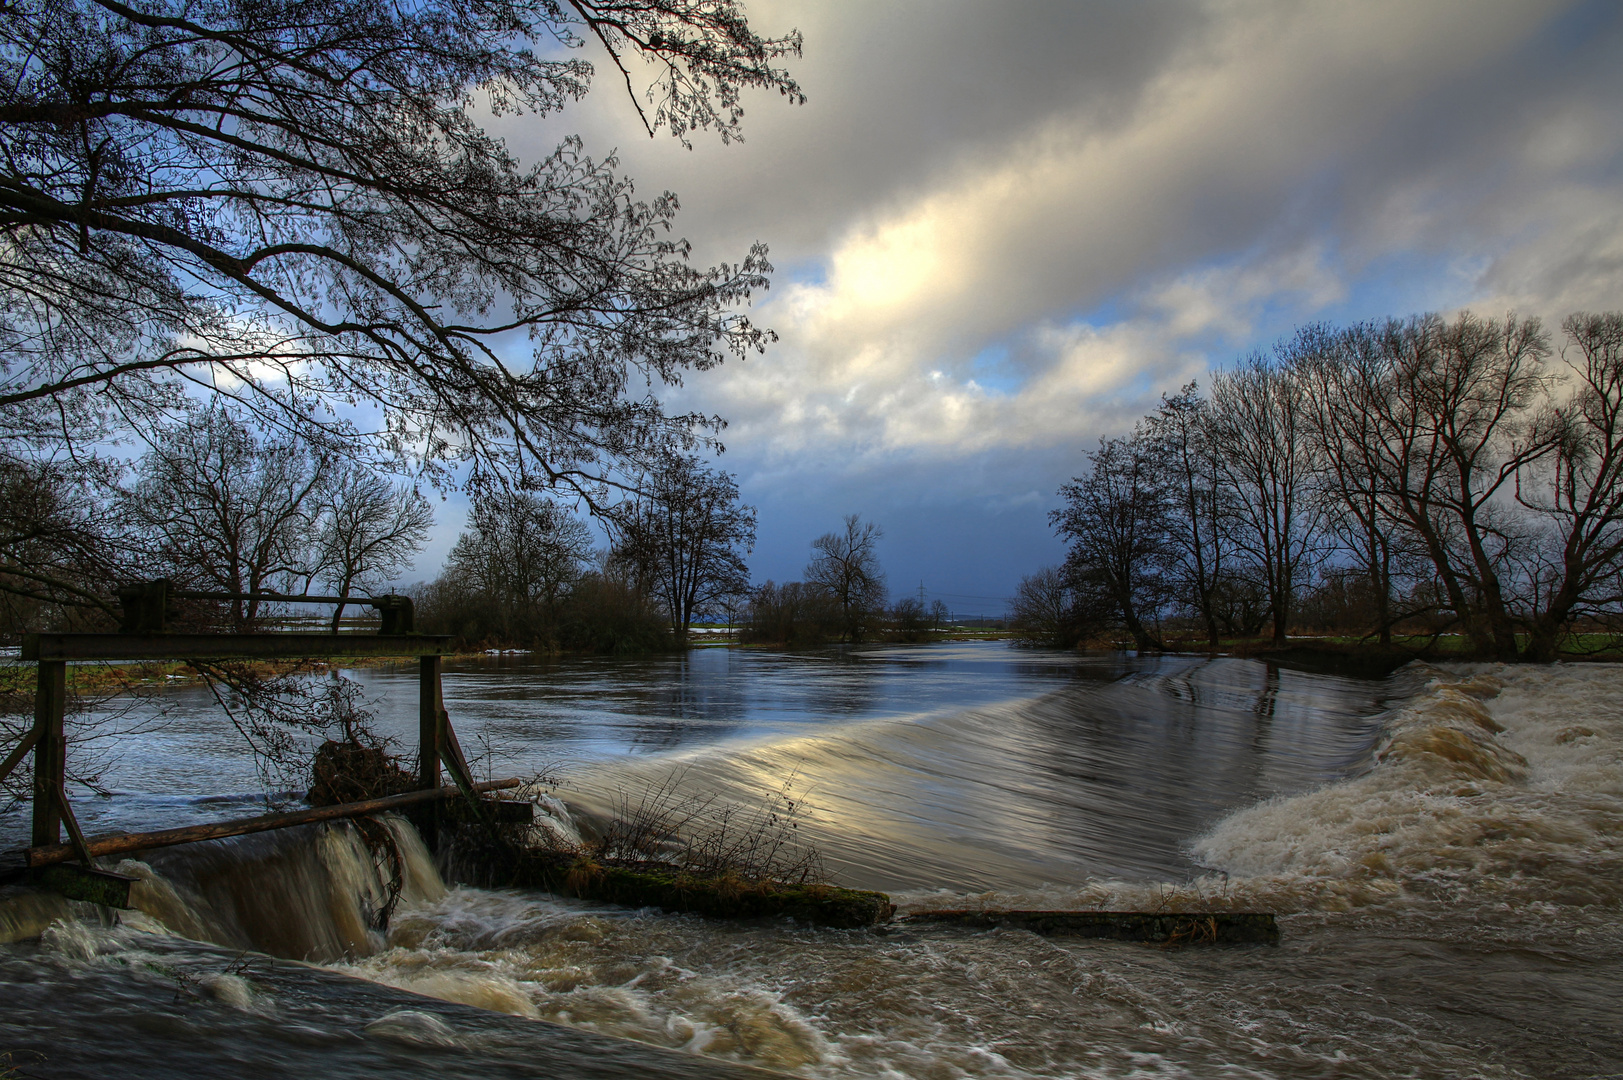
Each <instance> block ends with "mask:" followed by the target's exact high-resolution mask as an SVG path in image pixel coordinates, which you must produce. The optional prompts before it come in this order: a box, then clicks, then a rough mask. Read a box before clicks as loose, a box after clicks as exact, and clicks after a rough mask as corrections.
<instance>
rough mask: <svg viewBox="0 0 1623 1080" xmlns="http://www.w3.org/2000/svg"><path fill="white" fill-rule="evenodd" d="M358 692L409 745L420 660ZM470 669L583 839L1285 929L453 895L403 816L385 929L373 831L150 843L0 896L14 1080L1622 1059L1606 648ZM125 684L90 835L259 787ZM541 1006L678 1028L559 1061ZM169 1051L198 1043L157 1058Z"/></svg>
mask: <svg viewBox="0 0 1623 1080" xmlns="http://www.w3.org/2000/svg"><path fill="white" fill-rule="evenodd" d="M350 675H351V676H352V677H354V678H356V679H357V680H358V681H360V682H361V683H362V684H363V686H364V687H365V689H366V692H367V694H368V695H369V696H370V697H371V698H372V700H373V702H374V704H373V706H372V707H373V709H374V710H375V712H376V714H377V717H378V721H377V722H378V725H379V727H380V729H382V730H384V731H386V732H389V733H393V734H396V735H398V736H399V737H401V738H402V739H403V740H404V739H406V738H407V737H409V735H410V734H411V733H412V731H413V730H414V725H415V719H414V717H415V694H416V686H415V672H414V671H410V670H404V669H389V668H382V669H364V670H360V671H356V672H352V673H350ZM445 688H446V699H447V707H448V709H449V710H450V712H451V714H452V716H453V718H454V720H455V722H456V724H457V727H458V730H459V732H461V734H462V740H463V742H464V744H465V746H467V748H468V749H469V751H470V753H471V754H474V755H475V756H478V755H480V754H481V753H486V751H487V749H488V754H487V757H486V760H485V761H484V762H483V763H482V765H481V766H480V767H481V768H482V769H488V770H489V771H491V772H492V773H495V774H498V775H507V774H512V773H523V774H530V773H538V772H545V773H547V774H549V775H550V776H551V777H553V778H554V779H555V782H554V783H552V784H551V785H550V786H549V789H548V794H547V795H546V796H545V797H544V804H545V806H546V807H547V808H549V809H550V810H551V811H552V812H553V813H554V814H555V815H556V816H557V817H558V818H559V819H560V823H561V827H565V828H567V827H584V826H586V825H589V824H590V822H592V821H593V820H595V819H596V818H598V817H600V816H601V815H603V814H605V813H607V812H609V811H611V810H612V809H613V808H614V807H615V806H617V805H622V804H625V803H627V802H631V803H635V802H636V801H637V800H638V799H640V798H644V797H645V795H644V793H646V792H649V791H659V790H668V789H672V788H674V789H676V790H681V791H690V792H696V793H703V794H704V795H705V796H706V797H715V798H718V799H720V800H722V801H723V802H730V803H733V804H736V805H739V806H758V805H763V803H764V804H770V805H781V803H782V801H783V800H786V799H787V800H792V801H793V802H794V804H795V810H794V816H795V825H796V826H797V832H796V837H797V839H799V840H800V841H802V842H804V843H806V844H810V845H813V846H815V848H816V849H817V850H818V851H820V852H821V855H822V858H823V861H824V863H825V865H826V866H827V868H828V870H829V872H830V874H831V875H832V876H833V878H834V879H835V880H837V881H839V882H840V883H842V884H848V885H853V886H860V887H870V888H882V889H886V890H888V891H890V892H892V894H893V897H894V898H895V899H896V900H897V901H898V903H899V904H900V905H901V907H902V909H903V910H904V911H905V910H908V909H909V908H922V907H940V906H956V907H963V906H990V907H1004V906H1008V907H1025V908H1031V907H1043V908H1070V907H1077V908H1130V909H1142V908H1156V907H1174V908H1178V907H1183V908H1227V909H1235V910H1258V909H1260V910H1271V911H1277V912H1280V913H1282V914H1284V915H1285V917H1284V918H1282V919H1281V927H1282V931H1283V937H1282V943H1281V944H1280V945H1279V946H1278V947H1232V948H1220V949H1184V950H1171V951H1168V950H1163V949H1158V948H1155V947H1151V946H1143V945H1132V944H1123V943H1112V942H1097V941H1076V940H1067V939H1062V938H1042V937H1037V936H1034V935H1031V934H1028V933H1025V932H1023V931H1012V930H1000V931H990V932H988V931H969V930H955V929H946V928H941V927H935V928H925V927H921V926H907V925H899V926H892V927H882V928H878V929H873V930H866V931H830V930H817V929H812V928H807V927H803V926H796V925H793V924H788V923H769V924H757V925H729V924H722V923H713V922H706V921H704V920H701V919H697V918H691V917H684V916H668V915H661V914H657V913H654V912H629V911H624V910H618V909H611V908H607V907H600V906H594V905H590V904H585V903H581V902H575V901H566V900H560V899H556V898H552V897H548V896H543V895H538V894H523V893H519V892H508V891H488V890H477V889H468V888H447V887H446V886H445V885H444V883H443V882H442V881H441V880H440V879H439V876H438V874H437V873H436V871H435V869H434V867H433V865H432V861H431V860H430V859H429V858H428V856H427V853H426V852H424V851H422V850H421V847H420V844H415V834H411V833H410V830H409V827H407V826H404V825H403V824H399V823H397V824H395V825H394V826H392V828H394V829H395V831H396V834H397V836H399V838H400V841H401V848H402V850H404V851H406V852H407V856H408V857H407V859H406V862H407V864H408V869H409V873H408V878H409V880H408V882H407V888H406V892H405V900H404V902H403V903H402V905H401V906H400V908H399V909H397V910H396V911H395V912H394V913H393V917H392V918H391V919H390V920H389V923H388V927H387V929H386V930H381V931H380V930H378V929H375V928H374V927H373V925H372V923H374V922H375V921H376V919H375V917H374V916H375V910H376V907H377V904H378V902H379V889H378V886H377V882H376V874H375V871H374V870H373V863H372V860H371V858H370V857H369V855H368V852H367V849H366V847H365V846H364V845H363V844H362V843H361V842H360V840H359V838H357V837H356V836H355V834H354V833H353V830H350V829H348V828H345V827H340V828H335V829H316V830H303V831H300V832H299V833H297V834H282V835H266V836H263V837H259V838H248V839H244V840H238V841H227V842H219V843H211V844H207V845H197V846H193V847H190V848H183V849H172V850H170V851H166V852H156V853H152V854H151V855H150V857H149V858H148V859H146V860H145V861H144V862H139V863H137V862H133V861H131V862H127V863H125V864H124V865H125V868H126V869H127V870H130V871H132V872H135V873H138V874H140V875H142V876H144V877H146V878H147V879H148V880H146V881H145V882H143V884H142V886H141V887H140V888H139V890H138V891H139V892H140V893H141V895H142V896H143V898H144V899H143V901H142V907H143V909H144V911H143V912H141V913H133V914H131V915H129V916H127V917H125V918H124V919H122V920H121V925H103V924H102V922H100V921H98V920H96V919H92V918H90V917H89V909H80V910H78V911H77V912H69V911H68V910H67V909H66V907H64V908H63V910H62V911H60V912H54V911H43V912H39V911H36V912H32V913H29V912H21V911H20V910H13V911H12V912H11V914H10V915H9V916H7V915H6V909H5V908H3V906H0V922H3V921H4V919H5V918H7V917H9V918H11V920H12V922H13V923H14V924H15V925H16V926H18V927H22V928H26V926H28V925H31V926H35V927H36V928H37V927H38V926H43V925H44V924H46V923H48V922H50V920H51V918H53V917H56V916H58V915H65V916H67V917H66V918H62V919H59V921H57V922H55V923H54V925H51V926H50V928H49V929H48V930H46V932H45V933H44V935H43V936H42V937H40V938H38V939H36V940H31V941H22V942H18V943H15V944H12V945H9V946H4V947H0V988H3V989H4V991H5V992H6V993H7V994H8V996H9V1000H10V1001H11V1002H12V1003H13V1004H12V1005H11V1007H10V1008H8V1011H7V1013H6V1014H5V1015H4V1016H3V1017H0V1034H3V1035H4V1037H5V1038H6V1040H7V1041H6V1044H5V1046H7V1047H12V1048H15V1052H16V1053H17V1054H18V1055H19V1057H18V1060H19V1062H22V1064H23V1065H24V1066H25V1068H26V1069H29V1070H32V1072H31V1073H29V1074H35V1073H37V1074H38V1075H80V1074H81V1073H82V1072H84V1071H94V1069H95V1068H99V1067H100V1066H101V1065H102V1064H103V1063H104V1061H108V1062H110V1061H115V1060H116V1061H117V1063H118V1065H119V1067H120V1069H121V1070H123V1071H126V1072H128V1071H131V1070H133V1071H134V1072H135V1073H137V1074H140V1075H148V1074H150V1075H176V1074H177V1071H178V1072H181V1073H190V1074H192V1075H213V1074H217V1073H219V1072H221V1071H222V1070H223V1066H221V1064H220V1063H222V1062H226V1061H231V1060H237V1059H238V1058H241V1057H243V1056H244V1055H247V1056H249V1057H251V1059H252V1061H253V1062H254V1064H255V1068H256V1069H257V1070H258V1071H260V1072H264V1073H265V1074H266V1075H289V1076H311V1075H357V1076H359V1075H420V1074H421V1070H429V1069H431V1070H432V1071H434V1072H436V1073H439V1072H444V1073H446V1074H447V1075H461V1073H460V1072H458V1071H457V1070H458V1069H461V1068H465V1069H466V1070H467V1073H468V1075H490V1076H497V1075H508V1074H509V1071H508V1070H511V1069H518V1070H519V1071H518V1072H513V1073H512V1075H520V1074H522V1072H523V1063H524V1062H526V1061H533V1060H534V1058H535V1057H536V1056H537V1055H546V1056H549V1058H550V1059H551V1060H554V1061H556V1062H557V1063H558V1066H559V1069H560V1074H561V1075H576V1074H578V1075H604V1076H610V1075H613V1076H629V1075H633V1074H635V1073H649V1072H652V1073H654V1074H659V1073H660V1072H661V1071H662V1070H663V1071H664V1072H666V1073H668V1074H669V1075H679V1074H681V1072H682V1070H683V1069H685V1068H688V1067H691V1066H695V1065H702V1066H703V1067H704V1068H710V1069H719V1068H721V1067H722V1063H723V1062H727V1063H737V1064H741V1065H753V1066H759V1067H765V1068H769V1069H775V1070H783V1071H789V1072H793V1073H797V1074H800V1075H806V1076H813V1077H845V1076H908V1077H932V1078H933V1077H942V1078H947V1077H961V1076H988V1077H1001V1076H1040V1077H1070V1076H1099V1077H1131V1076H1191V1077H1207V1076H1234V1077H1252V1076H1255V1077H1322V1076H1369V1077H1386V1076H1411V1075H1412V1076H1449V1077H1452V1076H1459V1077H1470V1076H1491V1077H1499V1076H1503V1077H1598V1076H1611V1075H1618V1074H1623V1034H1620V1025H1619V1023H1618V1020H1617V1018H1618V1016H1620V1015H1623V979H1620V976H1623V934H1620V932H1619V931H1618V929H1617V926H1616V923H1617V915H1618V906H1619V902H1620V899H1623V843H1620V838H1623V671H1620V670H1619V669H1618V668H1616V667H1612V666H1602V665H1588V666H1568V667H1556V668H1547V669H1533V668H1520V669H1504V668H1497V667H1492V668H1489V667H1475V668H1471V667H1455V668H1451V669H1449V670H1440V669H1432V668H1421V667H1418V666H1412V667H1411V668H1409V669H1405V670H1404V671H1401V672H1399V673H1398V674H1397V675H1395V676H1393V677H1392V678H1390V679H1388V680H1383V681H1379V682H1375V681H1361V680H1349V679H1338V678H1334V677H1330V676H1323V675H1312V674H1305V673H1301V672H1293V671H1288V670H1280V669H1278V668H1275V667H1270V666H1267V665H1263V664H1260V663H1256V662H1252V661H1245V660H1236V659H1225V658H1220V659H1214V660H1207V659H1197V658H1187V657H1163V658H1143V659H1138V658H1130V657H1079V656H1072V655H1064V654H1044V653H1029V652H1024V651H1019V650H1012V649H1008V648H1006V647H1004V646H1003V645H1001V644H998V643H970V644H941V645H930V646H913V647H894V648H870V649H859V650H845V651H830V652H809V653H764V652H759V651H753V650H736V649H704V650H695V651H693V652H691V653H688V654H686V655H685V656H681V657H671V658H662V659H657V660H645V661H623V660H591V661H586V660H581V661H569V662H560V663H550V664H549V663H537V662H533V661H532V660H531V659H530V658H527V657H499V658H490V659H487V660H482V661H471V662H466V663H458V664H453V665H451V666H450V667H449V668H448V671H447V675H446V680H445ZM141 708H143V709H147V710H149V711H151V712H152V714H153V716H154V717H158V716H159V715H160V714H161V720H160V721H158V722H156V726H155V727H154V729H153V730H151V731H149V732H147V733H145V734H142V735H140V736H138V737H131V741H133V740H134V739H136V738H138V739H139V752H135V751H136V749H137V748H136V747H135V746H133V745H132V746H130V747H129V748H127V749H128V752H122V753H119V752H115V753H113V754H112V755H111V767H110V768H109V770H108V773H107V776H106V783H107V784H108V785H109V786H110V787H111V788H113V789H114V791H115V792H116V794H115V795H113V796H112V797H111V798H107V799H90V800H81V802H82V805H83V810H82V811H81V816H82V817H83V818H84V819H85V822H86V827H87V829H88V830H90V831H92V832H95V831H101V830H106V829H113V828H139V827H148V826H152V825H156V824H159V823H164V824H174V823H179V822H183V821H186V820H194V819H195V820H205V819H207V818H208V817H211V816H221V815H222V814H225V813H230V812H233V811H232V807H233V805H234V804H237V803H241V804H244V805H246V804H247V803H248V802H250V801H251V800H252V799H253V798H254V797H255V795H256V792H257V791H258V790H259V788H258V777H257V776H256V774H255V772H254V769H253V766H252V763H251V761H249V760H248V759H247V757H246V755H244V754H243V753H242V751H241V749H240V744H239V743H238V742H237V741H236V736H235V734H234V732H232V731H231V729H230V728H229V725H227V724H225V723H224V722H223V721H222V720H221V718H220V717H219V715H218V712H217V708H216V707H214V706H213V705H212V703H211V702H210V701H208V700H207V699H206V697H205V694H204V692H202V691H199V690H198V689H197V688H194V687H182V688H175V689H172V690H169V691H166V692H164V693H162V694H160V695H157V697H156V698H155V699H154V701H152V702H148V703H143V704H142V706H141ZM235 812H241V811H240V810H238V811H235ZM22 828H23V823H22V821H21V815H20V814H18V815H8V817H7V818H6V819H4V820H0V829H3V830H5V831H6V836H5V839H7V840H8V841H15V840H16V838H17V837H18V836H19V835H21V833H22ZM414 845H415V846H414ZM18 903H19V902H18V901H12V905H13V908H14V909H16V908H17V904H18ZM30 920H32V922H30ZM199 940H201V941H203V942H208V943H212V944H199V943H197V942H198V941H199ZM244 950H259V951H260V952H263V953H266V954H272V955H273V956H275V957H281V958H283V959H281V960H277V959H273V958H272V957H271V956H262V955H259V953H256V952H253V951H244ZM289 961H309V962H311V963H313V964H314V965H316V966H313V967H310V966H304V965H303V964H298V963H291V962H289ZM346 976H358V977H359V980H360V981H357V980H355V979H352V978H346ZM401 991H407V992H410V994H420V995H426V998H424V997H412V996H410V994H406V993H401ZM428 999H432V1000H428ZM66 1001H71V1002H73V1003H74V1004H73V1008H72V1009H71V1010H69V1011H68V1012H69V1013H71V1015H72V1016H73V1017H74V1019H73V1020H72V1021H71V1022H70V1021H69V1020H67V1019H65V1016H66V1015H67V1014H64V1013H63V1012H62V1011H60V1008H59V1007H58V1006H57V1005H54V1004H53V1003H59V1002H66ZM142 1017H145V1018H147V1019H146V1020H139V1018H142ZM538 1020H539V1021H554V1022H557V1023H559V1024H563V1025H567V1026H568V1028H569V1029H570V1030H572V1031H574V1032H578V1033H580V1034H579V1035H575V1036H570V1037H572V1038H576V1039H577V1040H579V1039H590V1037H592V1036H602V1035H609V1036H618V1037H623V1038H628V1039H632V1040H636V1041H637V1042H639V1043H641V1044H645V1045H647V1046H649V1047H655V1048H662V1049H664V1050H665V1051H675V1052H676V1053H675V1054H669V1053H666V1054H657V1053H656V1052H655V1051H653V1050H649V1051H648V1053H649V1054H653V1055H654V1056H652V1057H649V1058H647V1059H646V1060H644V1059H641V1058H637V1057H636V1054H637V1053H640V1052H641V1051H636V1050H627V1049H625V1044H622V1043H617V1042H613V1041H600V1045H601V1046H602V1047H605V1048H608V1049H601V1050H598V1051H593V1050H591V1049H590V1046H591V1045H599V1044H587V1043H580V1044H569V1045H567V1046H565V1045H562V1044H559V1043H557V1042H556V1039H557V1038H558V1037H559V1036H557V1031H558V1029H556V1028H553V1027H552V1026H551V1025H549V1024H544V1023H536V1021H538ZM75 1025H77V1026H75ZM143 1025H144V1026H143ZM8 1028H9V1030H8ZM549 1040H550V1041H549ZM154 1047H158V1048H163V1053H165V1054H170V1053H172V1054H177V1055H182V1056H185V1055H190V1057H189V1058H188V1059H187V1060H192V1061H194V1062H195V1064H194V1065H191V1066H187V1067H185V1068H181V1069H178V1070H177V1069H176V1068H175V1067H174V1066H172V1065H167V1064H162V1062H163V1061H166V1060H167V1059H160V1062H159V1063H157V1064H154V1063H145V1064H143V1063H142V1062H143V1060H144V1059H142V1057H141V1055H142V1054H151V1053H153V1048H154ZM582 1047H587V1048H586V1049H582ZM130 1048H134V1050H135V1052H134V1053H133V1054H132V1052H131V1049H130ZM0 1049H3V1048H0ZM30 1053H40V1054H44V1055H46V1057H45V1058H44V1059H43V1060H34V1059H31V1060H33V1063H32V1064H31V1065H30V1064H28V1062H27V1061H23V1058H25V1057H26V1056H27V1055H28V1054H30ZM617 1054H618V1055H619V1056H618V1057H617V1056H616V1055H617ZM98 1055H102V1056H100V1057H98ZM570 1055H574V1056H570ZM628 1055H629V1056H628ZM176 1060H179V1059H176ZM210 1062H213V1063H214V1064H213V1065H210V1064H209V1063H210ZM447 1062H455V1063H456V1064H455V1066H454V1067H453V1066H452V1065H448V1064H447ZM566 1063H572V1064H567V1067H566ZM163 1068H169V1070H170V1071H169V1072H167V1073H165V1072H163V1071H162V1069H163ZM53 1070H55V1071H53ZM594 1070H596V1071H594ZM701 1074H702V1073H697V1074H695V1075H701Z"/></svg>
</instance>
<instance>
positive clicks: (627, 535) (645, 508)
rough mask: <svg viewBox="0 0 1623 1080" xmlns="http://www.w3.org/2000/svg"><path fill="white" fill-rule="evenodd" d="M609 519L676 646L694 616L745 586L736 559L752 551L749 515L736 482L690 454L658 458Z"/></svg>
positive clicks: (750, 510)
mask: <svg viewBox="0 0 1623 1080" xmlns="http://www.w3.org/2000/svg"><path fill="white" fill-rule="evenodd" d="M612 520H613V521H614V523H615V526H614V527H615V529H616V531H617V532H618V533H619V537H620V546H621V550H622V553H623V554H624V555H625V556H626V557H627V558H628V559H631V560H632V561H634V562H635V563H637V565H638V566H639V567H640V568H641V570H642V572H643V576H644V577H645V578H646V579H647V580H648V582H649V583H650V585H651V586H652V589H653V592H654V594H655V595H656V596H657V597H658V598H659V599H660V600H661V601H662V602H663V603H664V605H665V609H666V611H667V612H668V613H669V615H670V620H671V633H672V635H673V636H674V637H675V639H676V641H677V643H678V644H681V643H684V642H686V641H687V637H688V628H689V627H690V626H691V625H692V624H693V618H694V615H695V614H696V613H698V612H700V611H703V610H706V608H707V607H709V606H711V605H716V604H718V603H721V602H722V601H724V600H726V599H727V598H728V597H733V596H739V595H741V594H743V593H744V592H746V591H747V590H748V589H749V567H748V566H746V565H745V563H744V556H745V555H747V554H749V552H750V551H751V550H752V549H753V548H754V546H755V510H754V508H753V507H749V506H743V505H741V504H740V503H739V501H738V482H737V480H735V479H734V478H733V477H732V476H730V475H728V474H727V473H724V472H716V471H713V470H711V469H708V468H706V467H705V466H704V464H703V463H702V462H701V461H700V460H699V459H698V458H697V457H694V456H691V455H681V454H668V455H666V457H665V458H664V459H663V460H662V461H661V462H660V464H659V466H658V467H657V468H655V469H654V470H653V471H651V472H650V473H649V474H648V475H647V476H646V477H645V479H644V481H643V484H642V486H641V493H640V497H639V498H637V499H634V500H631V501H630V502H629V503H628V504H627V505H626V506H624V507H623V508H622V509H621V510H620V511H619V512H617V513H616V514H615V515H613V519H612Z"/></svg>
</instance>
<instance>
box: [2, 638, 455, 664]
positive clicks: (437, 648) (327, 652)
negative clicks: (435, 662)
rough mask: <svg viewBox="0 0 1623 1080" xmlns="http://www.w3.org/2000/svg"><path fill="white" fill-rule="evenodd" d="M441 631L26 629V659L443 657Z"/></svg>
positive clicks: (446, 646) (446, 644) (445, 642)
mask: <svg viewBox="0 0 1623 1080" xmlns="http://www.w3.org/2000/svg"><path fill="white" fill-rule="evenodd" d="M450 651H451V638H450V637H449V636H445V635H439V634H306V633H287V634H25V635H24V636H23V647H22V659H24V660H42V661H54V660H308V659H317V658H326V657H345V656H402V657H405V656H441V655H444V654H445V653H448V652H450Z"/></svg>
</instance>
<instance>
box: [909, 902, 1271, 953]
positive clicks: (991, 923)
mask: <svg viewBox="0 0 1623 1080" xmlns="http://www.w3.org/2000/svg"><path fill="white" fill-rule="evenodd" d="M901 921H903V922H907V923H950V924H952V925H955V926H971V927H977V928H984V929H990V928H993V927H1011V928H1013V929H1018V930H1030V931H1031V932H1032V933H1035V934H1044V935H1067V936H1071V937H1090V938H1112V939H1114V940H1117V941H1154V942H1159V943H1161V944H1165V945H1234V944H1251V943H1260V944H1265V945H1277V944H1279V924H1278V923H1277V922H1275V921H1274V916H1273V915H1272V914H1271V913H1269V912H1264V911H1212V912H1205V911H1202V912H1194V911H1177V912H1144V911H974V910H948V911H912V912H909V913H908V914H906V915H904V916H903V917H902V920H901Z"/></svg>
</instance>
